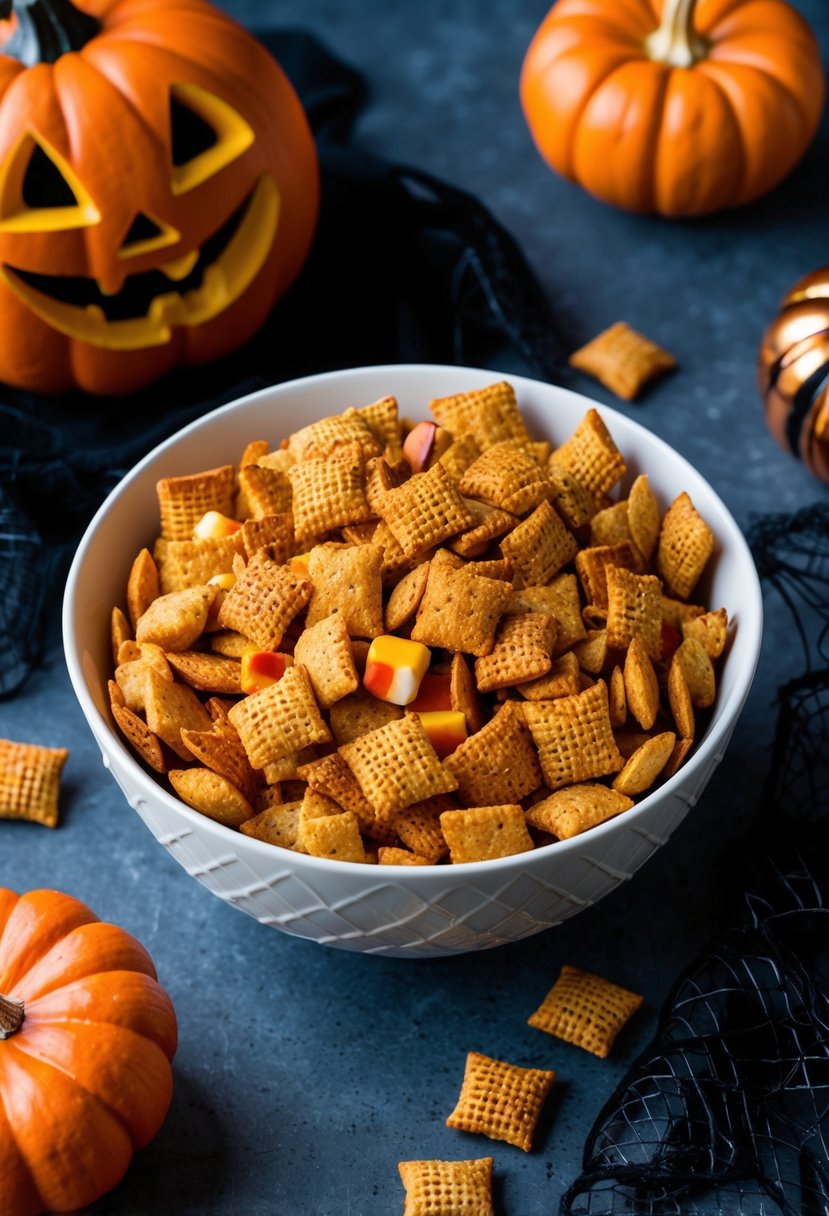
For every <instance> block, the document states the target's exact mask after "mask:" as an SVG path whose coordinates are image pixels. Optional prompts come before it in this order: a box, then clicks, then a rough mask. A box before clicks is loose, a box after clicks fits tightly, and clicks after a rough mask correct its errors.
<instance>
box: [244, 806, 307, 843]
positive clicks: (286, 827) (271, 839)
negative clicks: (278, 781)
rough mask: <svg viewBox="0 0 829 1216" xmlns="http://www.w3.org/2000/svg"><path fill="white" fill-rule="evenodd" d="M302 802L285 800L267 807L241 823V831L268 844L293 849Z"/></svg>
mask: <svg viewBox="0 0 829 1216" xmlns="http://www.w3.org/2000/svg"><path fill="white" fill-rule="evenodd" d="M301 806H302V803H301V802H284V803H281V804H278V805H276V806H269V807H266V808H265V810H263V811H261V812H260V813H259V814H258V815H254V817H253V818H252V819H246V820H245V822H244V823H241V824H240V825H239V831H240V832H242V833H243V834H244V835H245V836H253V837H254V838H255V839H256V840H264V841H265V842H266V843H267V844H275V845H279V847H280V848H282V849H292V848H293V847H294V845H295V844H296V838H297V831H298V827H299V811H300V807H301Z"/></svg>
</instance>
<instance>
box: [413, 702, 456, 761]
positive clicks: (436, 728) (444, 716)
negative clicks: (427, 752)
mask: <svg viewBox="0 0 829 1216" xmlns="http://www.w3.org/2000/svg"><path fill="white" fill-rule="evenodd" d="M419 717H420V721H421V722H422V723H423V729H424V730H425V731H426V734H427V735H428V736H429V742H430V743H431V745H432V747H433V748H434V749H435V751H436V752H437V754H438V755H439V756H440V758H441V760H443V759H444V757H445V756H451V755H452V752H453V751H454V750H455V748H456V747H460V745H461V743H463V742H464V741H465V739H466V738H467V733H466V714H462V713H459V712H458V711H457V710H453V709H436V710H427V711H426V712H425V713H421V714H420V715H419Z"/></svg>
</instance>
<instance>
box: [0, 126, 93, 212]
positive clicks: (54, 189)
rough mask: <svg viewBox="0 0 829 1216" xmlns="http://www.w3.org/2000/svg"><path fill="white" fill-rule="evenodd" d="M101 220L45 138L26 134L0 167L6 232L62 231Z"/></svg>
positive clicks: (1, 208)
mask: <svg viewBox="0 0 829 1216" xmlns="http://www.w3.org/2000/svg"><path fill="white" fill-rule="evenodd" d="M100 218H101V216H100V212H99V211H98V209H97V207H96V206H95V204H94V203H93V202H92V199H91V198H90V197H89V195H88V194H87V192H86V190H85V189H84V187H83V186H82V185H81V182H80V179H79V178H78V176H77V174H76V173H75V172H74V170H73V169H72V168H71V166H70V165H69V164H68V162H67V161H65V160H64V158H63V157H62V156H61V155H60V153H59V152H58V151H57V150H56V149H55V148H53V147H52V146H51V144H50V143H49V142H48V140H46V139H44V138H43V136H42V135H35V134H34V132H32V131H27V132H25V134H24V135H23V136H21V138H20V139H19V140H18V142H17V145H16V146H15V148H14V149H13V150H12V152H11V154H10V155H9V156H8V157H7V158H6V162H5V164H4V165H3V166H2V168H0V232H59V231H63V230H64V229H67V228H86V227H89V225H90V224H97V223H98V221H99V220H100Z"/></svg>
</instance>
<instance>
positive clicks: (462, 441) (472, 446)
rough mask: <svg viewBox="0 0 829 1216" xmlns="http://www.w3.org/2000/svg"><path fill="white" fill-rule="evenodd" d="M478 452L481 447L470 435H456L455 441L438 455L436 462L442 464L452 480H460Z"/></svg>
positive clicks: (479, 452)
mask: <svg viewBox="0 0 829 1216" xmlns="http://www.w3.org/2000/svg"><path fill="white" fill-rule="evenodd" d="M480 454H481V449H480V448H479V447H478V445H477V443H476V442H475V440H474V439H473V438H472V436H471V435H456V436H455V442H454V443H452V444H450V446H449V447H448V448H447V449H446V451H445V452H444V453H443V455H442V456H439V457H438V464H442V465H443V467H444V468H445V469H446V472H447V473H448V474H449V476H450V477H451V478H452V480H453V481H457V482H460V479H461V478H462V477H463V475H464V473H465V472H466V470H467V469H468V468H469V466H470V465H471V464H472V462H473V461H474V460H477V459H478V457H479V456H480Z"/></svg>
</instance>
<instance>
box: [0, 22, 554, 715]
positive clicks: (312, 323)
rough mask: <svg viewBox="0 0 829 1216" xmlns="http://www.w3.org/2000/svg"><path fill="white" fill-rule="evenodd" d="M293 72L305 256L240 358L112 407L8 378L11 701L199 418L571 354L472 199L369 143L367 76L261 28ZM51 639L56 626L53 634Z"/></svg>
mask: <svg viewBox="0 0 829 1216" xmlns="http://www.w3.org/2000/svg"><path fill="white" fill-rule="evenodd" d="M259 36H260V38H261V39H262V41H263V42H264V43H265V44H266V45H267V46H268V47H269V48H270V49H271V50H272V52H273V53H274V54H275V56H276V58H277V59H278V60H279V62H280V63H281V64H282V66H283V68H284V69H285V70H286V72H287V73H288V75H289V76H290V77H291V79H292V81H293V83H294V85H295V87H296V89H297V91H298V93H299V95H300V97H301V99H302V101H303V104H304V105H305V108H306V112H307V114H308V116H309V119H310V121H311V125H312V127H313V129H314V134H315V137H316V140H317V147H318V149H319V156H320V170H321V179H322V200H321V210H320V220H319V225H318V230H317V233H316V236H315V240H314V245H313V248H312V250H311V253H310V255H309V258H308V261H307V263H306V265H305V267H304V269H303V271H302V273H301V275H300V276H299V278H298V280H297V282H296V283H295V284H294V286H293V287H292V289H291V290H290V291H289V292H288V294H287V295H286V296H285V297H284V298H283V299H282V300H281V301H279V303H278V304H277V305H276V307H275V308H274V310H273V312H272V314H271V316H270V317H269V318H268V319H267V321H266V322H265V324H264V325H263V326H262V328H261V329H260V331H259V333H258V334H256V335H255V336H254V337H253V338H252V339H251V341H250V342H248V343H247V344H246V345H245V347H244V348H242V349H241V350H239V351H236V352H234V354H232V355H230V356H228V357H227V358H225V359H222V360H220V361H218V362H216V363H214V364H211V365H210V366H209V367H205V368H188V369H178V370H176V371H174V372H172V373H171V374H170V375H168V376H167V377H166V378H165V379H164V380H162V381H160V382H159V383H157V384H155V385H152V386H151V387H150V388H148V389H145V390H143V391H142V392H139V393H133V394H131V395H129V396H122V397H120V398H115V399H107V400H101V399H97V398H93V397H90V396H87V395H85V394H80V393H75V394H71V395H68V396H65V397H61V398H44V397H40V396H37V395H35V394H32V393H25V392H19V391H15V390H13V389H11V388H9V387H8V386H0V520H1V521H2V530H0V586H2V588H3V597H2V603H1V604H0V696H2V695H4V694H6V695H7V694H9V693H11V692H13V691H14V690H15V689H16V688H17V687H19V685H20V683H21V681H22V680H23V679H24V678H25V676H26V674H27V672H28V671H29V670H30V668H31V666H32V664H33V663H35V662H36V661H37V659H38V656H39V654H40V651H41V647H42V644H43V641H44V636H45V632H46V621H47V617H48V613H49V611H50V609H52V608H54V607H55V605H56V603H57V601H58V600H59V598H60V575H61V573H62V572H64V571H65V569H66V567H67V563H68V560H69V557H70V556H71V552H72V549H73V547H74V544H75V543H76V541H77V540H78V538H79V536H80V532H81V530H82V529H83V527H84V525H85V524H86V523H87V521H88V520H89V518H90V517H91V515H92V514H93V512H94V510H95V508H96V507H97V506H98V504H99V503H100V502H101V500H102V499H103V498H104V497H105V496H106V494H107V492H108V491H109V490H110V489H111V488H112V487H113V486H114V485H115V483H116V482H117V481H118V479H119V478H120V477H121V476H123V474H124V473H125V472H126V471H127V470H128V469H129V468H130V467H131V466H132V465H133V464H135V463H136V461H138V460H139V459H140V458H141V457H142V456H143V455H144V454H145V453H146V452H148V451H149V450H150V449H151V448H153V447H154V446H155V445H156V444H158V443H160V442H161V441H162V440H163V439H165V438H167V436H169V435H171V434H173V433H174V432H175V431H177V430H178V429H179V428H180V427H182V426H184V425H185V424H186V423H188V422H191V421H192V420H193V419H194V418H197V417H199V416H201V415H202V414H205V413H207V412H208V411H209V410H211V409H214V408H215V407H217V406H219V405H222V404H224V403H225V402H227V401H230V400H233V399H234V398H236V397H239V396H241V395H243V394H244V393H248V392H252V391H253V390H254V389H258V388H263V387H264V386H266V385H268V384H275V383H278V382H280V381H283V380H288V379H291V378H292V377H294V376H302V375H309V374H312V373H314V372H320V371H330V370H332V369H335V368H340V367H357V366H364V365H370V364H380V363H409V362H413V363H424V362H435V363H468V364H472V365H476V364H480V365H483V366H488V367H489V366H499V365H502V364H503V363H506V364H507V365H508V366H510V367H513V368H515V370H516V371H524V372H528V373H529V374H532V375H536V376H540V377H542V378H545V379H549V378H551V377H552V375H553V373H554V369H556V368H561V367H562V366H564V365H565V359H564V357H563V352H564V350H565V349H567V347H566V345H565V344H564V341H563V339H562V337H561V331H560V328H559V326H558V324H557V323H556V322H555V321H554V319H553V317H552V315H551V312H550V307H549V305H548V303H547V300H546V298H545V296H544V294H543V292H542V291H541V288H540V287H539V284H538V282H537V280H536V278H535V276H534V275H533V273H532V271H531V270H530V268H529V266H528V264H527V262H526V260H525V258H524V256H523V254H522V252H521V250H520V249H519V247H518V246H517V244H516V243H515V241H514V240H513V239H512V237H511V236H510V234H509V233H508V232H506V230H505V229H504V228H503V227H502V226H501V225H500V224H499V223H498V222H497V221H496V220H495V218H494V217H493V216H492V215H491V214H490V213H489V212H488V211H487V210H486V208H485V207H483V206H482V204H481V203H479V202H478V201H477V200H476V199H475V198H473V197H472V196H471V195H469V194H466V193H464V192H463V191H461V190H458V189H456V188H454V187H452V186H450V185H448V184H447V183H445V182H443V181H439V180H438V179H437V178H435V177H432V176H429V175H427V174H425V173H423V172H421V171H419V170H418V169H415V168H412V167H409V166H401V165H392V164H389V163H387V162H385V161H382V160H380V159H378V158H377V157H373V156H370V155H368V154H367V153H365V152H364V151H362V150H361V149H360V148H359V146H358V145H357V144H356V143H355V142H354V141H353V140H352V138H351V132H352V126H353V123H354V120H355V118H356V116H357V115H358V114H359V113H360V110H361V108H362V107H363V106H364V105H365V103H366V101H367V96H368V94H367V88H366V84H365V81H364V80H363V79H362V77H361V76H360V75H358V74H357V73H356V72H354V71H353V70H352V69H351V68H350V67H349V66H348V65H346V64H344V63H342V62H340V61H339V60H338V59H336V58H334V57H333V56H332V55H330V54H329V53H328V51H327V50H326V49H325V48H324V47H323V46H322V45H321V44H320V43H319V42H318V41H316V40H315V39H314V38H312V37H310V36H308V35H307V34H305V33H303V32H301V31H287V32H276V33H274V32H270V33H260V35H259ZM50 636H51V630H50Z"/></svg>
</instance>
